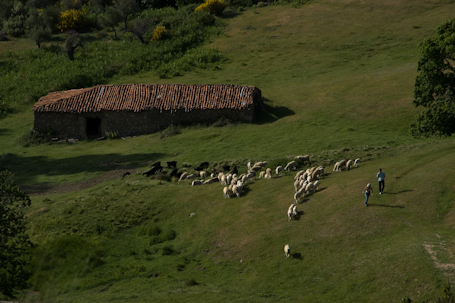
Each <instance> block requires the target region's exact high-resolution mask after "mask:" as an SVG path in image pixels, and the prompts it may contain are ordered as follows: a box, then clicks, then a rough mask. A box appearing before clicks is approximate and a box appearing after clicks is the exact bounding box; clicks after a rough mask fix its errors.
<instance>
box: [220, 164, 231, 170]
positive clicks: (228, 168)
mask: <svg viewBox="0 0 455 303" xmlns="http://www.w3.org/2000/svg"><path fill="white" fill-rule="evenodd" d="M221 168H222V169H223V170H224V171H229V170H230V169H231V166H230V165H227V164H225V165H223V166H221Z"/></svg>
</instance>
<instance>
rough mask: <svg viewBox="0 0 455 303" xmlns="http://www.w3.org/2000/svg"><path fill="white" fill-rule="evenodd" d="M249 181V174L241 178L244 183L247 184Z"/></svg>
mask: <svg viewBox="0 0 455 303" xmlns="http://www.w3.org/2000/svg"><path fill="white" fill-rule="evenodd" d="M247 180H248V175H247V174H245V175H243V176H241V178H240V181H242V182H243V183H246V181H247Z"/></svg>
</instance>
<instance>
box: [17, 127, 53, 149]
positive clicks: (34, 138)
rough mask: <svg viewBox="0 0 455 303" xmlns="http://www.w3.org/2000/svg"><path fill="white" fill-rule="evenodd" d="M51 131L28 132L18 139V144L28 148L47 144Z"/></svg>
mask: <svg viewBox="0 0 455 303" xmlns="http://www.w3.org/2000/svg"><path fill="white" fill-rule="evenodd" d="M52 135H53V133H52V131H42V130H33V129H32V130H30V131H28V132H26V133H25V134H23V135H22V136H21V137H20V138H19V143H20V144H21V145H22V146H23V147H30V146H34V145H40V144H49V142H50V139H51V137H52Z"/></svg>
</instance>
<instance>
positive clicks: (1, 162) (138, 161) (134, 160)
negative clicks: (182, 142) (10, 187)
mask: <svg viewBox="0 0 455 303" xmlns="http://www.w3.org/2000/svg"><path fill="white" fill-rule="evenodd" d="M163 157H166V155H165V154H161V153H149V154H129V155H122V154H113V153H112V154H102V155H81V156H76V157H69V158H64V159H55V158H49V157H47V156H45V155H43V156H33V157H26V156H19V155H16V154H13V155H11V156H9V157H5V158H4V159H2V158H0V167H4V168H6V169H8V170H9V171H10V172H12V173H14V174H15V176H16V181H17V182H18V183H19V184H20V185H24V184H34V183H36V182H37V179H38V178H39V177H41V176H47V177H58V176H68V177H69V178H71V175H76V174H80V173H87V179H89V178H92V177H94V175H92V174H95V173H105V172H110V171H115V170H119V169H140V170H142V167H143V166H144V165H147V164H148V163H150V164H151V163H153V162H155V161H156V160H158V159H160V158H163ZM143 170H144V171H143V172H145V171H147V170H148V168H144V169H143ZM121 176H122V175H121V174H120V175H119V178H120V177H121ZM65 179H66V178H65Z"/></svg>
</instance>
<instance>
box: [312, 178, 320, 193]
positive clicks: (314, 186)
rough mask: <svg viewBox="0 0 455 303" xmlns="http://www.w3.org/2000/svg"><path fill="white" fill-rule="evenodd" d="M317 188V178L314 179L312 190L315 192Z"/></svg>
mask: <svg viewBox="0 0 455 303" xmlns="http://www.w3.org/2000/svg"><path fill="white" fill-rule="evenodd" d="M317 189H319V180H317V181H314V183H313V192H316V190H317Z"/></svg>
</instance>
